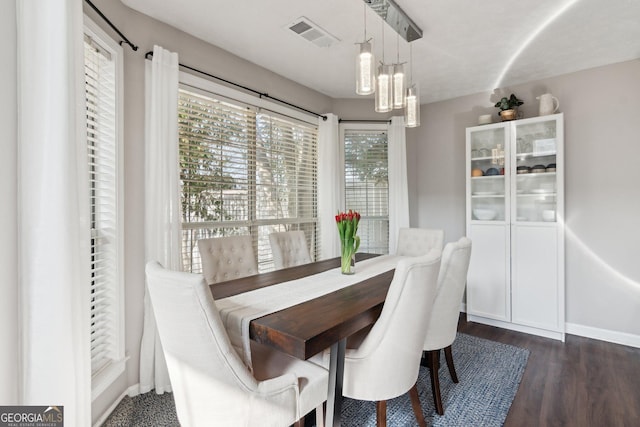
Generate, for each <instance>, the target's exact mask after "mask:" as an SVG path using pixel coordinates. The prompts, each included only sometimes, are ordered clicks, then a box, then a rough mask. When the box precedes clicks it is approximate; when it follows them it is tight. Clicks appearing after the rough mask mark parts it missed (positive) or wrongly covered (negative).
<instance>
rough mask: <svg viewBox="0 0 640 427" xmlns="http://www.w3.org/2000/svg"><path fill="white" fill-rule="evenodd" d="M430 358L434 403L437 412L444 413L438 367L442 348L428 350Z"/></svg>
mask: <svg viewBox="0 0 640 427" xmlns="http://www.w3.org/2000/svg"><path fill="white" fill-rule="evenodd" d="M428 353H430V354H429V358H430V359H431V360H430V362H429V363H430V364H431V366H432V368H431V369H429V373H430V374H431V391H432V393H433V403H434V404H435V406H436V412H437V413H438V415H444V409H443V408H442V398H441V397H440V379H439V377H438V368H437V366H439V359H440V350H434V351H430V352H428Z"/></svg>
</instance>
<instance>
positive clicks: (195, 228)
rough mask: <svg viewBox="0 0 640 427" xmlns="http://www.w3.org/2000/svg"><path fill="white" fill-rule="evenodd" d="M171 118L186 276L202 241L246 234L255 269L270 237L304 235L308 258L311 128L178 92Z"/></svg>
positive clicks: (267, 265)
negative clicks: (174, 131)
mask: <svg viewBox="0 0 640 427" xmlns="http://www.w3.org/2000/svg"><path fill="white" fill-rule="evenodd" d="M178 116H179V117H178V133H179V150H180V177H181V180H182V221H183V260H184V267H185V270H187V271H193V272H200V271H201V268H202V267H201V262H200V257H199V254H198V252H197V240H198V239H201V238H207V237H220V236H227V235H236V234H250V235H251V236H252V237H253V242H254V251H255V253H256V254H257V257H258V263H259V268H260V270H261V271H267V270H269V269H272V268H273V263H272V256H271V249H270V246H269V239H268V235H269V234H270V233H272V232H275V231H284V230H291V229H308V230H309V232H308V233H307V232H305V234H306V235H307V239H308V240H309V244H310V247H311V251H312V253H313V254H314V255H315V253H316V252H317V250H316V249H315V244H316V243H315V240H316V237H315V236H316V216H317V214H316V212H317V209H316V193H317V191H316V179H317V129H316V128H315V127H314V126H311V125H307V124H304V123H302V122H297V121H293V120H286V119H285V118H283V117H280V116H275V115H271V114H266V113H264V112H257V111H256V110H255V109H253V108H249V107H248V106H244V105H237V104H234V103H231V102H227V101H223V100H221V99H215V98H212V97H210V96H206V95H203V94H199V93H193V92H190V91H187V90H184V89H181V90H180V94H179V104H178Z"/></svg>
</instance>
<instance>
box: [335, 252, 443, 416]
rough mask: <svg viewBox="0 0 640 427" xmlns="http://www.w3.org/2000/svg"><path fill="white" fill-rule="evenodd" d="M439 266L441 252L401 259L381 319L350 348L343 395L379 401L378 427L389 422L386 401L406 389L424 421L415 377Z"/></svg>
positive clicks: (404, 391) (377, 405)
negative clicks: (360, 340) (357, 343)
mask: <svg viewBox="0 0 640 427" xmlns="http://www.w3.org/2000/svg"><path fill="white" fill-rule="evenodd" d="M439 268H440V251H439V250H433V251H432V252H431V253H430V254H429V255H425V256H422V257H416V258H411V259H404V260H401V261H400V262H399V263H398V266H397V267H396V271H395V274H394V276H393V280H392V282H391V285H390V286H389V292H388V294H387V298H386V300H385V302H384V306H383V308H382V312H381V313H380V317H379V318H378V320H377V321H376V323H375V324H374V325H373V327H372V328H371V330H370V331H369V333H368V334H367V335H366V336H365V337H364V339H363V340H362V342H361V343H360V345H359V346H358V347H357V348H356V349H349V348H347V351H346V356H345V364H344V384H343V395H344V396H347V397H350V398H353V399H359V400H368V401H375V402H376V416H377V419H378V425H386V401H387V400H388V399H392V398H395V397H397V396H400V395H402V394H404V393H406V392H409V395H410V397H411V404H412V406H413V411H414V413H415V416H416V419H417V420H418V424H419V425H421V426H424V425H425V421H424V416H423V414H422V409H421V407H420V401H419V399H418V391H417V389H416V381H417V380H418V372H419V369H420V358H421V355H422V343H423V342H424V334H425V333H426V331H427V326H428V323H429V313H430V312H431V306H432V305H433V301H434V298H435V295H436V283H437V277H438V270H439Z"/></svg>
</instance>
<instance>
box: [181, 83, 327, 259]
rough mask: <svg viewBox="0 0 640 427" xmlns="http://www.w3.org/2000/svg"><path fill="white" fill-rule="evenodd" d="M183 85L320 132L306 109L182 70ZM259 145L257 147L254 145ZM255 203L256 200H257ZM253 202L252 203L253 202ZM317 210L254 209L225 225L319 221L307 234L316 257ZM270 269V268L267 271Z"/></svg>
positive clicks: (250, 229) (314, 117) (256, 249)
mask: <svg viewBox="0 0 640 427" xmlns="http://www.w3.org/2000/svg"><path fill="white" fill-rule="evenodd" d="M178 80H179V87H180V89H184V90H187V91H189V92H194V93H196V94H198V95H202V96H205V97H210V98H215V99H217V100H220V101H224V102H229V103H232V104H235V105H237V106H242V107H246V108H249V109H251V110H253V111H255V113H256V116H257V115H259V114H260V113H261V112H263V113H265V114H267V115H270V116H273V117H274V118H279V119H284V120H290V121H293V122H295V121H299V122H302V123H303V124H305V125H309V126H312V127H315V128H316V132H318V131H319V129H318V127H319V126H318V118H317V117H316V116H315V115H312V114H309V113H305V112H302V111H298V110H294V109H292V108H291V107H288V106H284V105H280V104H278V103H275V102H273V101H269V100H266V99H263V98H256V97H255V95H252V94H249V93H246V92H241V91H239V90H237V89H234V88H231V87H229V86H224V85H222V84H219V83H216V82H214V81H211V80H208V79H205V78H202V77H199V76H197V75H194V74H191V73H187V72H184V71H180V72H179V77H178ZM257 134H258V133H257V127H256V137H257ZM317 136H318V135H317V134H316V152H315V156H316V161H317V156H318V148H317V144H318V143H319V140H318V139H317ZM254 148H255V147H254ZM317 167H319V165H318V164H317V163H316V168H317ZM316 179H317V171H316ZM315 186H316V201H317V182H316V184H315ZM254 203H255V201H254ZM250 204H251V203H250ZM315 212H316V217H315V219H314V218H311V219H313V221H304V222H303V221H300V220H303V219H309V218H295V219H289V218H279V219H257V218H256V217H255V216H252V212H249V216H250V217H249V220H248V221H226V222H225V223H224V225H225V226H234V225H237V226H248V228H249V231H250V233H253V230H254V229H256V230H257V228H258V227H260V226H268V225H279V224H283V225H287V224H293V225H295V224H309V223H315V224H316V232H315V235H314V236H307V240H309V241H310V242H311V244H312V247H311V248H309V249H310V253H311V256H312V258H314V257H319V256H320V255H321V254H320V246H321V245H320V230H319V227H320V219H319V218H318V216H317V214H318V209H317V205H316V206H315ZM203 224H211V223H209V222H206V223H203ZM181 228H182V230H183V231H184V230H185V228H184V227H183V226H182V227H181ZM252 239H253V240H254V245H256V246H257V245H258V239H259V234H258V232H256V235H255V236H253V234H252ZM314 249H317V254H315V255H314ZM254 252H255V255H256V261H257V262H258V265H259V268H261V267H262V264H260V260H259V253H258V248H257V247H254ZM267 265H269V263H267ZM265 271H266V270H265Z"/></svg>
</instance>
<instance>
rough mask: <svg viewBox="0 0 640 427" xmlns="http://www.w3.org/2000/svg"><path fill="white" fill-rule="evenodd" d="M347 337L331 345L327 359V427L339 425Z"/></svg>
mask: <svg viewBox="0 0 640 427" xmlns="http://www.w3.org/2000/svg"><path fill="white" fill-rule="evenodd" d="M346 348H347V339H346V338H344V339H342V340H340V341H338V342H337V343H335V344H333V345H332V346H331V354H330V355H331V359H330V361H329V393H328V395H327V417H326V420H325V425H326V426H327V427H340V411H341V409H342V381H343V379H344V354H345V350H346Z"/></svg>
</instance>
